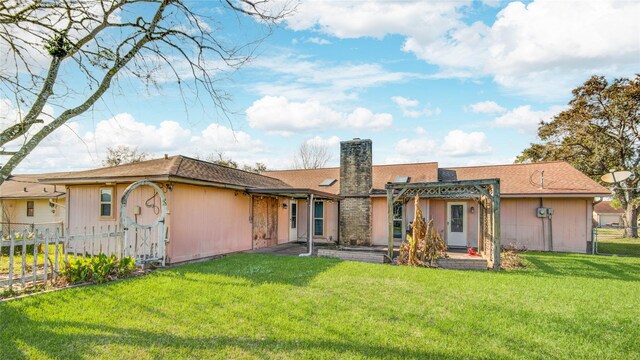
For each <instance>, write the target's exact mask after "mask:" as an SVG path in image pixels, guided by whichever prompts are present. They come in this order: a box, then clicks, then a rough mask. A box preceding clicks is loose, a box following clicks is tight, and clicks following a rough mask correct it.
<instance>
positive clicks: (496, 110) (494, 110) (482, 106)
mask: <svg viewBox="0 0 640 360" xmlns="http://www.w3.org/2000/svg"><path fill="white" fill-rule="evenodd" d="M466 109H468V111H471V112H474V113H480V114H500V113H503V112H505V111H507V109H505V108H503V107H502V106H500V105H498V104H497V103H496V102H495V101H481V102H477V103H475V104H471V105H469V106H468V107H467V108H466Z"/></svg>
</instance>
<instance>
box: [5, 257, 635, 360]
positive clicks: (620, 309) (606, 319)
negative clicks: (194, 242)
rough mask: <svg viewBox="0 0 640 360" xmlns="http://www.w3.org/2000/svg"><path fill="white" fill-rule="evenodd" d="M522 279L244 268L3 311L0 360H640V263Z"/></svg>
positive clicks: (230, 264)
mask: <svg viewBox="0 0 640 360" xmlns="http://www.w3.org/2000/svg"><path fill="white" fill-rule="evenodd" d="M524 256H525V258H526V260H527V262H528V263H529V268H527V269H525V270H519V271H511V272H504V271H502V272H491V271H453V270H441V269H417V268H407V267H397V266H389V265H374V264H365V263H355V262H340V261H337V260H333V259H320V258H297V257H275V256H270V255H247V254H243V255H235V256H229V257H226V258H224V259H221V260H215V261H209V262H205V263H199V264H192V265H185V266H180V267H175V268H171V269H166V270H162V271H157V272H155V273H153V274H150V275H148V276H143V277H138V278H132V279H128V280H125V281H121V282H115V283H110V284H104V285H100V286H88V287H81V288H75V289H68V290H63V291H59V292H55V293H49V294H43V295H38V296H35V297H31V298H27V299H22V300H16V301H10V302H5V303H0V340H1V341H0V359H14V358H18V359H19V358H61V359H84V358H113V359H122V358H137V359H157V358H166V359H175V358H276V359H281V358H314V359H316V358H327V359H336V358H365V357H371V358H385V359H386V358H416V359H426V358H460V359H462V358H486V359H499V358H523V359H529V358H539V359H542V358H619V359H630V358H640V341H639V340H638V339H640V304H639V303H638V301H639V299H640V296H639V295H640V258H632V257H626V258H625V257H597V256H588V255H566V254H540V253H527V254H525V255H524Z"/></svg>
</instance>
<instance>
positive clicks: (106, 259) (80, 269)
mask: <svg viewBox="0 0 640 360" xmlns="http://www.w3.org/2000/svg"><path fill="white" fill-rule="evenodd" d="M135 269H136V264H135V260H134V259H133V258H132V257H125V258H122V259H118V258H117V257H116V256H115V255H111V256H107V255H105V254H100V255H98V256H92V257H88V258H86V259H83V258H75V259H71V260H69V261H67V262H65V265H64V268H63V269H62V271H61V275H62V277H63V278H64V279H65V280H66V281H67V282H69V283H71V284H78V283H83V282H93V283H96V284H100V283H103V282H106V281H110V280H114V279H117V278H123V277H127V276H129V275H131V273H132V272H133V271H134V270H135Z"/></svg>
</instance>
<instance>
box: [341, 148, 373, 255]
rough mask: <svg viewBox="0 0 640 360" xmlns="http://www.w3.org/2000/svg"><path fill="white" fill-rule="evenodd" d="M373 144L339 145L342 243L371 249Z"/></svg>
mask: <svg viewBox="0 0 640 360" xmlns="http://www.w3.org/2000/svg"><path fill="white" fill-rule="evenodd" d="M371 165H372V151H371V140H369V139H364V140H361V139H358V138H355V139H353V140H350V141H342V142H340V195H341V196H342V197H344V199H343V200H342V201H341V202H340V243H341V244H343V245H371V197H370V196H369V192H370V191H371V187H372V181H373V180H372V179H373V176H372V173H371Z"/></svg>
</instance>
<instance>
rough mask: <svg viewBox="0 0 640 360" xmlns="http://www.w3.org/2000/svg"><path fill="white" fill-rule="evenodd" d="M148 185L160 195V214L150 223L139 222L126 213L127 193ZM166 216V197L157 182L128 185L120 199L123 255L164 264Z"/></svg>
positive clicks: (144, 261)
mask: <svg viewBox="0 0 640 360" xmlns="http://www.w3.org/2000/svg"><path fill="white" fill-rule="evenodd" d="M141 186H149V187H151V188H152V189H153V190H154V191H155V193H154V196H155V194H158V195H159V196H160V211H161V212H160V214H159V215H158V217H157V218H156V219H155V220H154V221H153V222H152V223H150V224H139V223H137V222H136V220H135V219H132V218H131V217H130V216H129V215H128V214H127V211H126V210H127V202H128V199H129V195H131V193H132V192H133V190H135V189H136V188H138V187H141ZM166 218H167V198H166V196H165V194H164V191H163V190H162V188H161V187H160V186H158V185H157V184H155V183H153V182H151V181H147V180H142V181H138V182H135V183H133V184H131V185H129V186H128V187H127V188H126V189H125V190H124V193H123V194H122V199H121V201H120V225H121V226H122V230H123V233H124V234H123V237H124V238H123V248H124V255H125V256H131V257H133V258H135V259H136V262H138V263H150V262H157V263H161V264H162V266H164V265H165V258H166V256H165V226H166V224H165V220H166Z"/></svg>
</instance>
